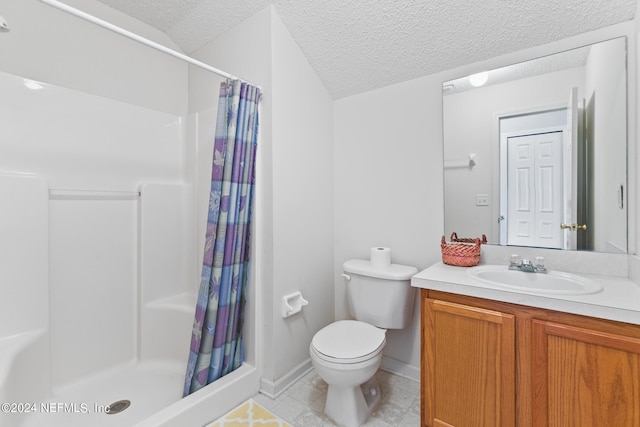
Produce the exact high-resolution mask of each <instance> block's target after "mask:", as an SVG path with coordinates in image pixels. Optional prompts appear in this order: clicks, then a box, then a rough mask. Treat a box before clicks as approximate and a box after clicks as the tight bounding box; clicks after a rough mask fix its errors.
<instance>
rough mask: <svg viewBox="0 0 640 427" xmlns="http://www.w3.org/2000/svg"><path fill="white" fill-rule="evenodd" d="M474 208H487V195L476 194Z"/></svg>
mask: <svg viewBox="0 0 640 427" xmlns="http://www.w3.org/2000/svg"><path fill="white" fill-rule="evenodd" d="M476 206H489V195H488V194H476Z"/></svg>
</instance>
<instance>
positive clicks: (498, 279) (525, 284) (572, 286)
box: [467, 265, 602, 295]
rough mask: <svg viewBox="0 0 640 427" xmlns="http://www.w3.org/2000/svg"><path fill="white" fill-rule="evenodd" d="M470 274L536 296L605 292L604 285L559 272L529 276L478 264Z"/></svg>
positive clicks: (519, 272) (505, 267)
mask: <svg viewBox="0 0 640 427" xmlns="http://www.w3.org/2000/svg"><path fill="white" fill-rule="evenodd" d="M467 275H468V276H469V277H471V278H472V279H475V280H479V281H480V282H483V283H487V284H489V285H493V286H497V287H501V288H507V289H512V290H518V291H522V292H530V293H536V294H553V295H584V294H596V293H598V292H601V291H602V286H601V285H600V284H598V283H597V282H595V281H593V280H591V279H588V278H586V277H581V276H578V275H575V274H571V273H564V272H560V271H549V272H548V273H546V274H544V273H527V272H524V271H518V270H509V267H507V266H506V265H479V266H477V267H471V268H469V269H467Z"/></svg>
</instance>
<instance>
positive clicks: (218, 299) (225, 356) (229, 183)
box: [183, 80, 262, 396]
mask: <svg viewBox="0 0 640 427" xmlns="http://www.w3.org/2000/svg"><path fill="white" fill-rule="evenodd" d="M261 96H262V94H261V92H260V89H259V88H257V87H255V86H252V85H249V84H247V83H243V82H240V81H239V80H234V81H226V82H223V83H222V84H221V85H220V98H219V101H218V117H217V121H216V135H215V144H214V150H213V162H212V163H213V164H212V173H211V193H210V196H209V197H210V198H209V213H208V219H207V231H206V240H205V248H204V259H203V263H202V264H203V265H202V276H201V278H200V290H199V292H198V301H197V304H196V314H195V319H194V322H193V331H192V333H191V346H190V351H189V360H188V362H187V373H186V377H185V384H184V393H183V395H184V396H186V395H188V394H190V393H192V392H194V391H196V390H199V389H200V388H202V387H204V386H205V385H207V384H209V383H211V382H213V381H215V380H217V379H218V378H220V377H222V376H224V375H226V374H228V373H229V372H231V371H233V370H235V369H236V368H238V367H239V366H240V365H241V364H242V360H243V349H242V345H243V344H242V322H243V314H244V313H243V311H244V306H245V291H246V286H247V279H248V273H249V254H250V251H249V242H250V236H249V230H250V225H251V200H252V196H253V185H254V180H255V176H254V170H255V155H256V147H257V138H258V105H259V103H260V99H261Z"/></svg>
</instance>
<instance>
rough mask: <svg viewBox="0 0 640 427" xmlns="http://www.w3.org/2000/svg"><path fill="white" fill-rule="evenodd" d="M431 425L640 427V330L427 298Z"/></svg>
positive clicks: (426, 387)
mask: <svg viewBox="0 0 640 427" xmlns="http://www.w3.org/2000/svg"><path fill="white" fill-rule="evenodd" d="M421 298H422V301H421V316H422V319H421V322H422V323H421V325H422V331H421V332H422V344H421V345H422V361H421V365H422V366H421V393H422V405H421V412H422V414H421V417H422V425H423V426H429V427H482V426H502V427H513V426H518V427H542V426H549V427H556V426H557V427H568V426H575V427H584V426H598V427H601V426H615V427H621V426H637V427H640V326H637V325H630V324H626V323H620V322H614V321H608V320H602V319H595V318H591V317H586V316H578V315H573V314H567V313H561V312H555V311H551V310H544V309H537V308H532V307H526V306H521V305H516V304H509V303H502V302H498V301H491V300H484V299H480V298H474V297H467V296H463V295H454V294H449V293H445V292H440V291H432V290H426V289H423V290H422V291H421Z"/></svg>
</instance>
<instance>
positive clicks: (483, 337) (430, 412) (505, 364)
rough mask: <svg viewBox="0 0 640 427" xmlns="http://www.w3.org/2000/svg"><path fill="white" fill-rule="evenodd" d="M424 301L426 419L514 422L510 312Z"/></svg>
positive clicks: (471, 425) (457, 426) (478, 425)
mask: <svg viewBox="0 0 640 427" xmlns="http://www.w3.org/2000/svg"><path fill="white" fill-rule="evenodd" d="M424 302H425V303H426V305H425V307H424V317H425V318H424V319H423V322H424V323H423V324H424V325H425V327H426V331H423V332H424V333H426V335H425V336H426V339H425V341H424V344H423V345H424V347H423V350H424V352H425V356H426V357H425V359H424V360H425V365H426V366H423V370H424V371H423V372H424V377H423V381H425V385H426V387H424V390H425V396H424V397H425V399H424V402H425V405H424V414H423V415H424V418H423V419H424V421H425V423H426V425H428V426H433V427H436V426H453V427H467V426H468V427H482V426H505V427H506V426H508V427H512V426H513V425H514V418H515V403H514V390H515V373H514V370H515V344H514V336H515V331H514V328H515V326H514V325H515V321H514V316H512V315H510V314H505V313H501V312H497V311H492V310H485V309H481V308H476V307H471V306H466V305H461V304H455V303H450V302H445V301H439V300H431V299H426V300H425V301H424Z"/></svg>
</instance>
